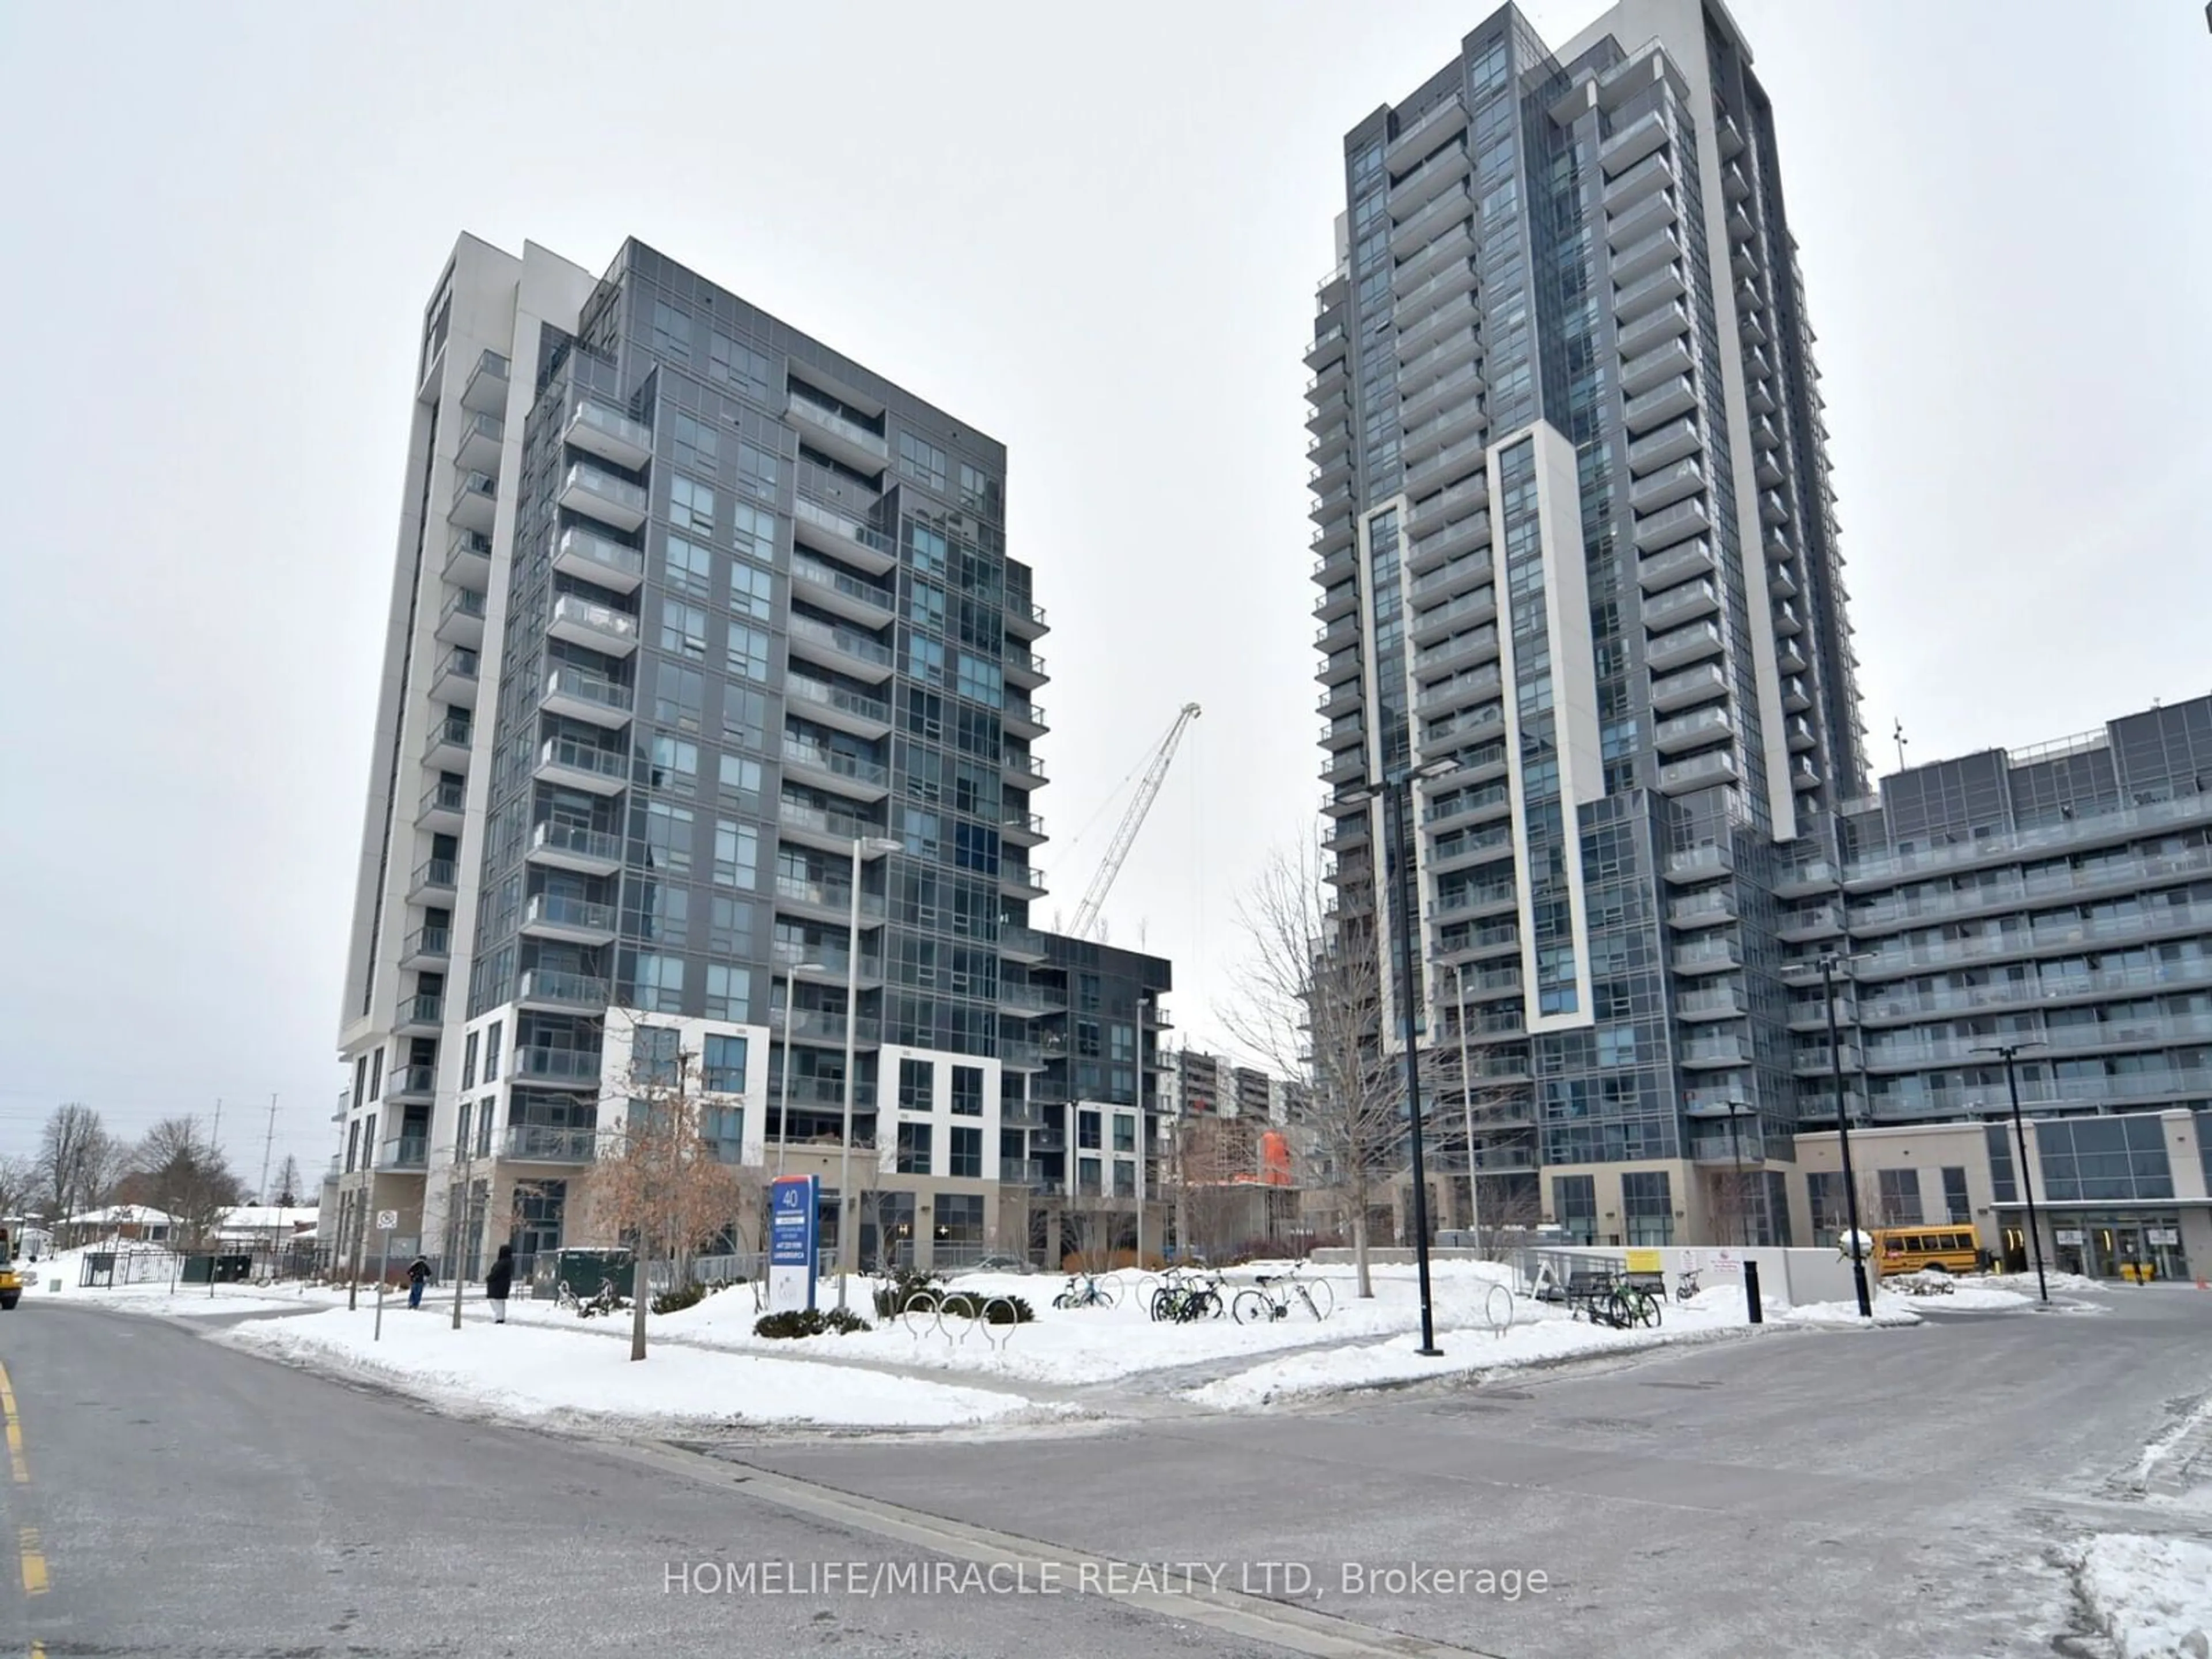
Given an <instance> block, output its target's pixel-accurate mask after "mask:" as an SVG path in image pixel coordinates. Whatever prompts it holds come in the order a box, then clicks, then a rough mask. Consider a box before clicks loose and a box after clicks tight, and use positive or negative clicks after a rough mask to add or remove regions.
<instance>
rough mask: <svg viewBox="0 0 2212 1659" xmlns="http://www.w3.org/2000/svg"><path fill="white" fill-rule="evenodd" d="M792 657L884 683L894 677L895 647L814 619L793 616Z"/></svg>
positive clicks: (791, 633)
mask: <svg viewBox="0 0 2212 1659" xmlns="http://www.w3.org/2000/svg"><path fill="white" fill-rule="evenodd" d="M790 639H791V654H792V656H793V657H794V658H799V657H804V658H805V659H806V660H808V661H809V662H814V663H819V664H821V665H823V666H824V667H828V668H832V669H836V670H837V671H839V672H841V673H847V674H850V675H852V676H853V677H854V678H856V679H863V680H866V681H869V682H870V683H871V684H881V683H882V682H883V681H884V680H887V679H889V678H890V677H891V648H890V647H889V646H887V645H884V644H883V643H882V642H881V641H877V640H873V639H871V638H869V637H868V635H866V634H861V633H857V632H855V631H854V629H849V628H841V627H839V626H837V625H836V623H826V622H821V621H817V619H816V618H814V617H801V616H798V615H793V617H792V618H791V622H790Z"/></svg>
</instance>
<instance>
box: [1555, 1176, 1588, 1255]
mask: <svg viewBox="0 0 2212 1659" xmlns="http://www.w3.org/2000/svg"><path fill="white" fill-rule="evenodd" d="M1552 1213H1553V1218H1554V1219H1555V1220H1556V1221H1557V1222H1558V1223H1559V1231H1562V1232H1564V1233H1565V1235H1566V1236H1567V1237H1568V1238H1569V1239H1570V1240H1571V1242H1573V1243H1577V1244H1595V1243H1597V1177H1596V1176H1553V1177H1552Z"/></svg>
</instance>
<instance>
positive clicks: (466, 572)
mask: <svg viewBox="0 0 2212 1659" xmlns="http://www.w3.org/2000/svg"><path fill="white" fill-rule="evenodd" d="M445 574H446V580H447V581H449V582H451V583H453V586H456V587H465V588H467V589H469V590H470V591H471V592H476V593H479V594H481V593H487V592H490V591H491V538H490V537H489V536H487V535H485V534H484V533H483V532H482V531H477V530H456V531H455V532H453V538H452V539H451V540H449V541H447V544H446V569H445Z"/></svg>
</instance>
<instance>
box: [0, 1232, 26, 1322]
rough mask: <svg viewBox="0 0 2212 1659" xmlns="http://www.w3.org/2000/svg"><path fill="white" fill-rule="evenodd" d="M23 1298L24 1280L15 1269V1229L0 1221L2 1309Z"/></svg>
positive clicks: (12, 1305) (8, 1307) (0, 1293)
mask: <svg viewBox="0 0 2212 1659" xmlns="http://www.w3.org/2000/svg"><path fill="white" fill-rule="evenodd" d="M22 1299H23V1280H22V1279H21V1275H19V1274H18V1273H16V1271H15V1229H14V1228H13V1227H10V1226H9V1225H7V1224H6V1223H5V1222H0V1310H7V1309H10V1308H13V1307H14V1306H15V1304H17V1303H18V1302H20V1301H21V1300H22Z"/></svg>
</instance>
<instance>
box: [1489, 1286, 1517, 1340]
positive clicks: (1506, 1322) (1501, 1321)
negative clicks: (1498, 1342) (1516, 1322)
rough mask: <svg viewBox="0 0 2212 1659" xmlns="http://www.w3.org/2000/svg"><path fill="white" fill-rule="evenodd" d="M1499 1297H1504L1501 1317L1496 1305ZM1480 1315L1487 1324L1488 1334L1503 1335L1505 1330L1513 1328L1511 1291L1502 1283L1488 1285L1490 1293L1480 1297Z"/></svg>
mask: <svg viewBox="0 0 2212 1659" xmlns="http://www.w3.org/2000/svg"><path fill="white" fill-rule="evenodd" d="M1499 1297H1504V1299H1505V1308H1504V1315H1503V1316H1502V1317H1501V1316H1500V1315H1499V1311H1498V1298H1499ZM1482 1317H1483V1319H1484V1321H1485V1322H1486V1323H1487V1324H1488V1325H1489V1327H1490V1334H1492V1336H1497V1337H1503V1336H1504V1334H1505V1333H1506V1332H1508V1331H1509V1330H1510V1329H1512V1328H1513V1292H1512V1291H1509V1290H1507V1289H1506V1288H1505V1286H1504V1285H1492V1286H1491V1287H1490V1293H1489V1294H1488V1295H1487V1296H1486V1297H1483V1298H1482Z"/></svg>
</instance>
